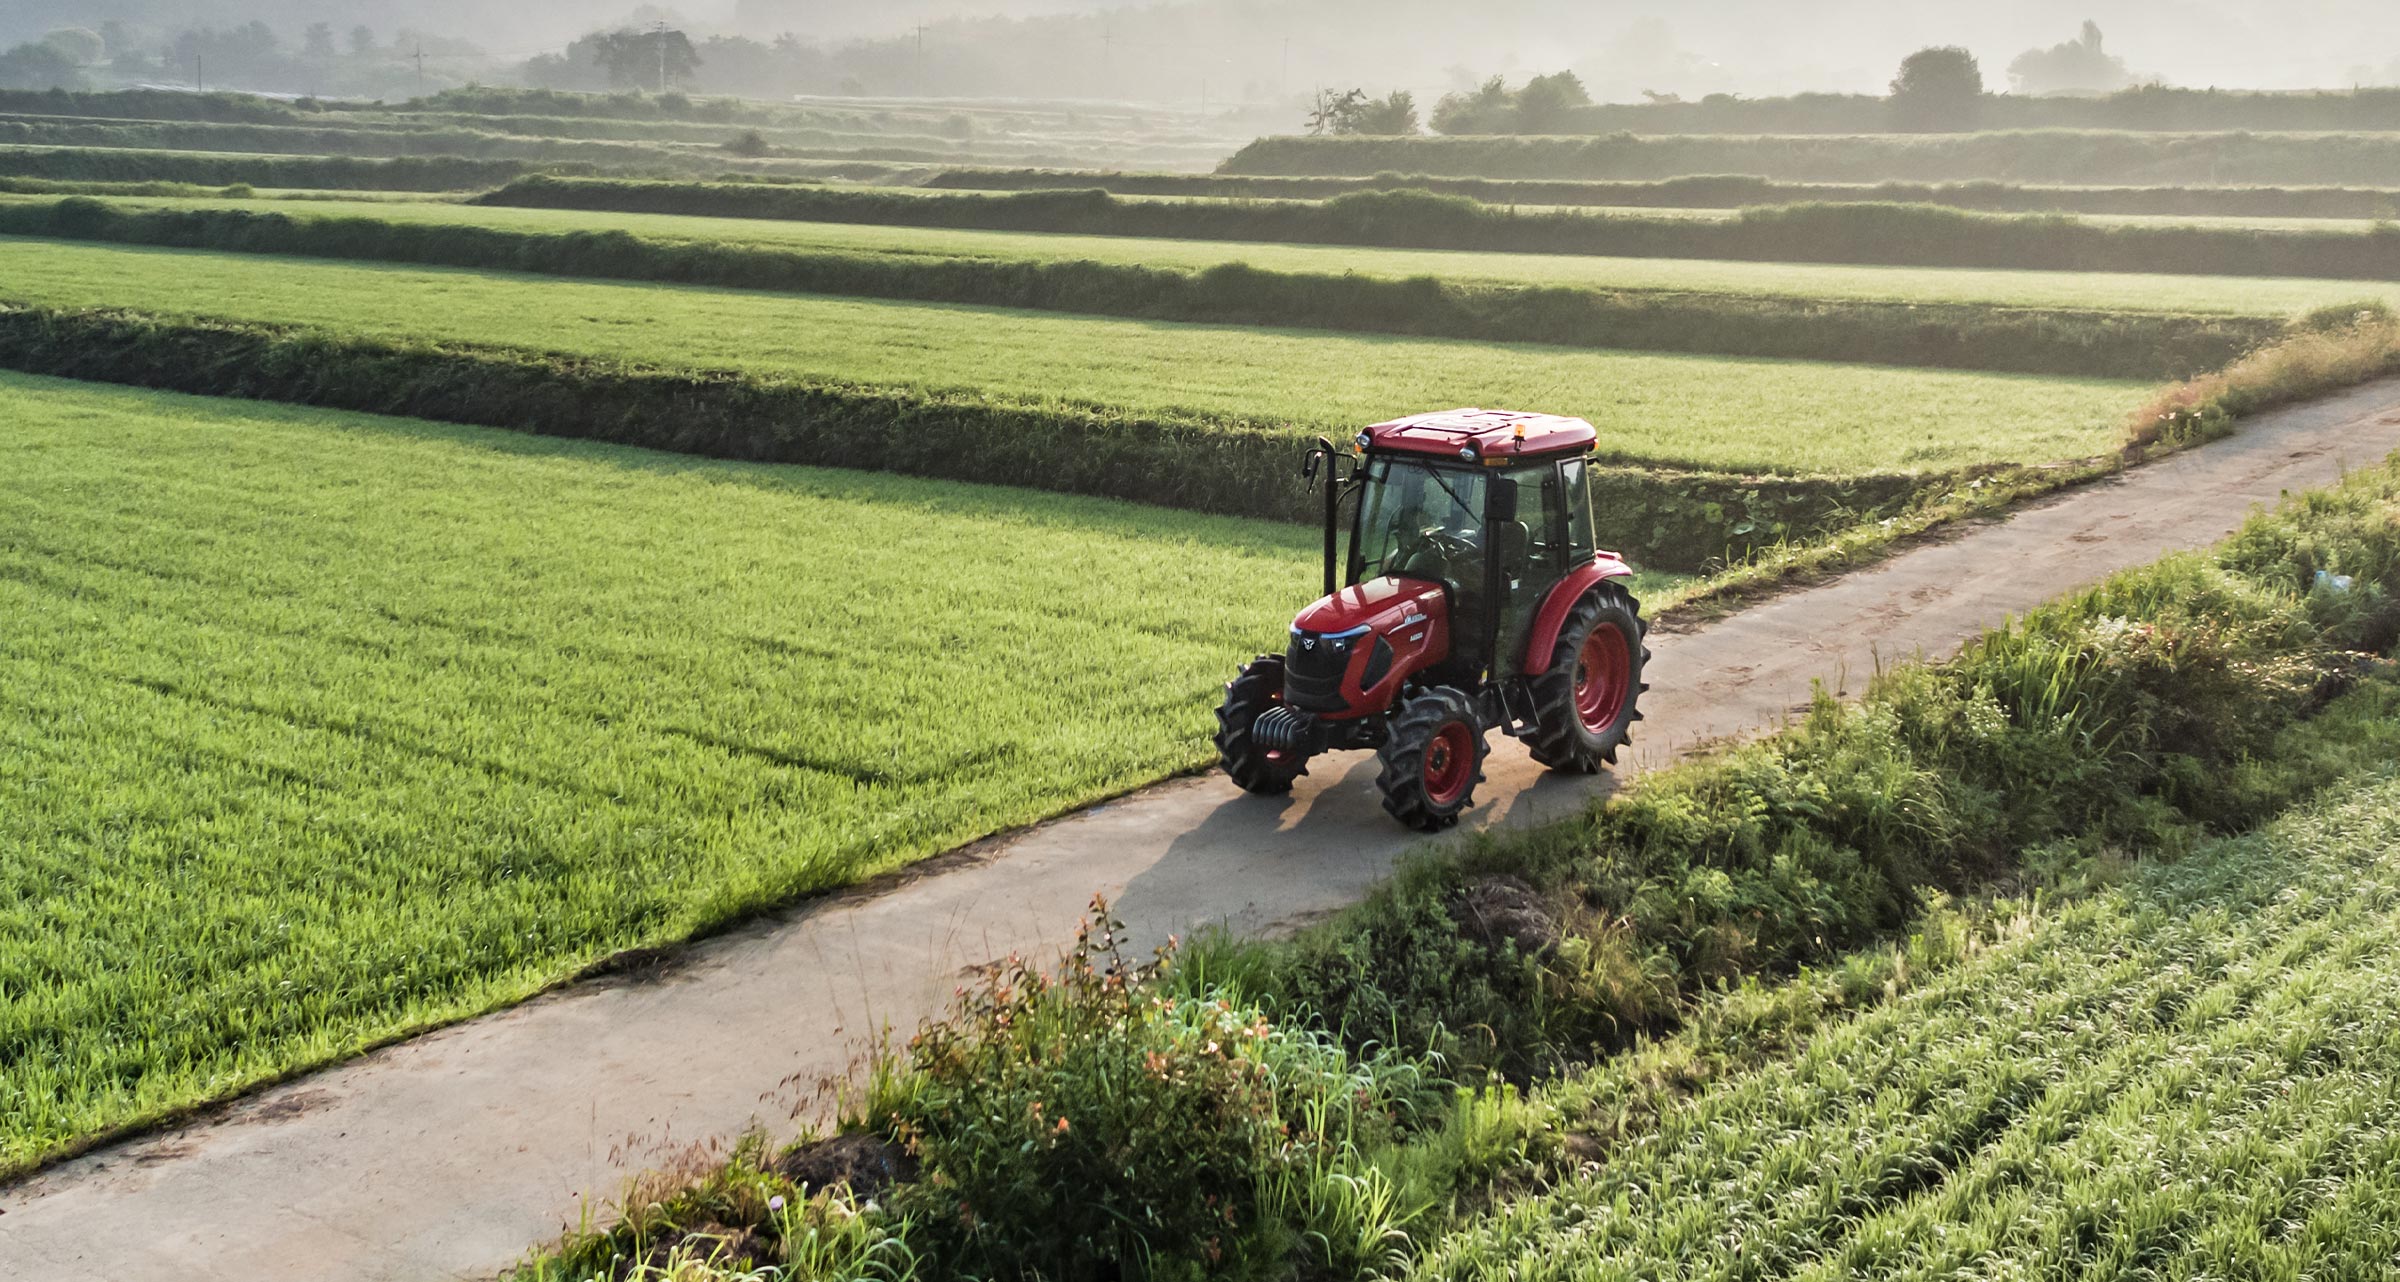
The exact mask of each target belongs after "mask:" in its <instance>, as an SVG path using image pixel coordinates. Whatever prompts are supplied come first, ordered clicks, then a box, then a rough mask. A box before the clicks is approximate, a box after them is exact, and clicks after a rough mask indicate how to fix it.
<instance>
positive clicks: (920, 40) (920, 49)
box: [917, 22, 925, 58]
mask: <svg viewBox="0 0 2400 1282" xmlns="http://www.w3.org/2000/svg"><path fill="white" fill-rule="evenodd" d="M917 56H918V57H919V58H922V57H924V56H925V24H924V23H922V22H920V23H918V24H917Z"/></svg>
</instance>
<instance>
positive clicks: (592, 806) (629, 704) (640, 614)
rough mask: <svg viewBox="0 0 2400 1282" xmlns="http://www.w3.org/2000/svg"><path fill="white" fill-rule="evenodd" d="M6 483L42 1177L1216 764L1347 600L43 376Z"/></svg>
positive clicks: (885, 508)
mask: <svg viewBox="0 0 2400 1282" xmlns="http://www.w3.org/2000/svg"><path fill="white" fill-rule="evenodd" d="M0 474H4V475H6V476H7V477H8V478H9V483H8V484H7V485H6V486H4V487H0V619H6V620H8V626H7V627H6V628H5V629H0V1063H6V1064H8V1065H10V1069H9V1071H8V1072H7V1073H6V1074H5V1075H0V1172H4V1171H6V1170H9V1169H12V1168H17V1167H21V1166H22V1165H24V1164H25V1163H27V1162H28V1161H31V1160H35V1159H38V1158H39V1157H40V1156H42V1155H43V1154H45V1153H48V1152H51V1151H54V1150H55V1149H56V1148H57V1147H58V1146H60V1145H63V1144H68V1143H71V1142H73V1141H75V1140H77V1139H78V1138H80V1137H86V1136H90V1135H92V1134H95V1133H98V1132H101V1131H104V1130H106V1129H107V1128H109V1127H112V1126H117V1125H121V1124H125V1123H128V1122H132V1121H135V1120H138V1119H140V1118H143V1117H148V1116H154V1115H156V1114H157V1113H159V1112H160V1111H161V1110H164V1109H170V1108H173V1107H175V1106H178V1105H182V1104H187V1103H190V1102H192V1101H194V1100H197V1099H200V1098H203V1097H206V1096H210V1095H215V1094H221V1093H223V1092H225V1091H227V1090H229V1089H232V1088H234V1087H237V1086H239V1085H241V1084H242V1083H245V1082H250V1081H255V1080H258V1079H260V1078H262V1077H264V1076H268V1075H271V1074H274V1073H277V1072H281V1071H284V1070H286V1069H289V1068H291V1067H293V1066H295V1065H298V1064H303V1063H309V1062H316V1061H321V1060H324V1059H328V1058H333V1057H338V1056H340V1055H343V1054H346V1053H349V1052H351V1051H354V1050H356V1049H358V1048H359V1047H360V1046H362V1045H364V1044H366V1043H368V1042H370V1041H373V1040H375V1039H377V1038H382V1037H388V1036H390V1035H392V1034H394V1033H397V1032H400V1031H402V1030H405V1029H408V1028H413V1027H418V1026H422V1025H424V1024H425V1023H427V1022H429V1021H435V1020H441V1019H446V1018H451V1017H455V1016H458V1015H462V1014H465V1013H467V1012H470V1011H475V1010H479V1009H484V1008H488V1007H490V1006H492V1005H495V1004H498V1003H503V1002H506V1001H509V1000H512V999H514V998H517V997H521V996H523V995H524V994H525V993H527V992H529V991H531V990H533V989H535V988H538V987H540V986H541V985H543V984H545V983H548V982H551V981H554V980H556V979H558V978H560V977H562V976H564V975H566V974H569V973H571V972H572V971H574V970H575V969H576V968H577V967H578V966H580V965H582V964H584V963H586V962H589V961H590V960H592V959H594V958H597V957H600V956H603V955H605V954H607V953H609V952H611V951H613V950H616V949H619V948H624V947H627V946H632V945H637V944H644V943H656V942H662V941H667V940H673V939H676V938H680V937H682V936H685V935H687V934H689V933H690V932H692V931H694V930H696V929H701V928H704V927H706V926H708V925H709V924H711V923H714V922H719V921H722V920H724V919H726V918H727V917H729V916H732V915H734V914H738V913H740V912H742V911H744V910H745V909H750V908H755V907H758V906H760V905H763V904H766V903H770V902H774V901H778V900H782V899H786V898H789V897H790V896H793V895H796V894H802V893H805V892H809V891H812V890H818V889H822V888H824V887H828V886H832V885H837V884H840V883H842V882H846V881H849V880H852V879H854V878H856V877H859V876H861V875H864V874H868V873H872V872H874V871H877V870H879V869H885V868H890V867H893V866H896V865H899V864H904V863H907V862H909V861H910V860H912V859H916V858H919V857H922V856H924V855H926V854H929V853H932V852H935V851H939V850H942V849H946V848H949V847H951V846H953V845H956V844H958V843H959V842H962V841H965V840H968V839H971V838H973V837H975V836H978V835H981V834H984V833H988V832H991V831H994V830H997V829H1001V828H1005V827H1007V826H1010V825H1012V824H1019V823H1024V822H1028V821H1030V820H1033V819H1036V818H1039V817H1041V816H1044V815H1048V814H1052V813H1056V812H1058V811H1060V810H1063V809H1067V808H1069V807H1072V806H1074V805H1076V804H1079V803H1082V802H1087V801H1090V800H1092V799H1095V798H1098V797H1101V796H1105V795H1108V794H1110V793H1113V792H1116V791H1119V790H1122V789H1125V788H1128V787H1130V786H1133V785H1135V784H1138V783H1141V782H1145V781H1147V780H1150V779H1153V778H1156V777H1158V776H1160V775H1163V774H1166V773H1169V772H1172V771H1176V770H1180V769H1184V768H1187V767H1191V766H1195V765H1198V764H1200V763H1201V762H1203V761H1204V760H1206V759H1207V757H1208V755H1209V754H1208V745H1207V740H1206V737H1205V736H1206V733H1207V731H1208V730H1209V728H1210V727H1211V725H1212V723H1211V720H1210V715H1209V709H1210V708H1211V707H1212V706H1213V704H1214V702H1215V699H1216V696H1217V693H1218V683H1219V682H1221V681H1222V680H1223V679H1224V677H1225V674H1226V673H1227V672H1229V671H1231V669H1232V666H1233V665H1234V664H1235V663H1237V662H1238V661H1239V660H1240V659H1242V658H1245V657H1247V656H1248V655H1250V654H1252V653H1255V652H1256V651H1257V650H1258V649H1260V648H1262V647H1265V646H1270V645H1272V644H1274V642H1275V639H1276V637H1278V636H1279V635H1280V634H1281V631H1282V628H1283V626H1284V625H1285V624H1286V623H1287V622H1288V621H1289V617H1290V613H1291V611H1292V610H1293V609H1294V608H1296V605H1297V603H1300V602H1302V601H1304V600H1305V599H1306V598H1307V597H1309V596H1310V595H1312V594H1313V593H1314V591H1315V588H1314V586H1313V584H1314V581H1315V575H1316V561H1315V545H1314V542H1313V536H1312V535H1311V534H1309V533H1308V532H1306V531H1302V530H1298V529H1292V528H1286V527H1278V526H1269V525H1260V524H1256V523H1245V522H1237V521H1228V520H1215V519H1205V518H1196V517H1189V516H1183V515H1177V514H1172V513H1166V512H1161V511H1157V510H1152V509H1142V508H1133V507H1127V506H1123V505H1115V504H1108V503H1102V502H1095V501H1079V500H1070V499H1059V498H1055V497H1050V496H1036V495H1029V494H1026V493H1024V492H1020V491H1005V490H993V489H983V488H977V487H969V486H957V485H943V484H936V483H930V482H922V481H911V480H902V479H896V478H891V477H884V476H876V475H871V474H861V473H826V472H819V471H812V470H808V469H800V468H772V467H753V466H744V465H738V464H729V463H716V462H708V461H701V460H694V459H690V458H684V457H679V456H674V455H660V454H652V453H647V452H644V451H639V450H629V449H620V448H611V447H605V446H589V445H578V444H567V443H560V442H556V441H550V440H544V439H539V438H532V437H520V436H516V435H514V434H511V433H501V432H489V431H482V430H477V429H468V428H448V427H440V426H435V425H430V424H424V423H416V422H409V421H405V420H391V419H373V418H365V417H359V416H346V415H335V414H327V413H320V412H313V411H301V410H289V409H281V408H272V407H262V406H257V405H253V404H250V403H247V402H210V401H204V400H195V399H190V398H180V397H172V396H165V395H159V394H153V393H145V392H137V391H129V390H119V389H97V388H92V387H89V386H83V385H77V384H69V383H58V382H51V381H46V380H35V379H26V378H21V377H16V376H0ZM1166 583H1172V584H1174V585H1175V586H1176V587H1177V589H1178V590H1177V591H1175V592H1171V593H1169V592H1160V591H1159V590H1158V588H1159V586H1160V585H1161V584H1166ZM1646 586H1647V587H1649V588H1652V589H1656V588H1660V587H1662V586H1663V581H1658V580H1653V581H1652V582H1651V583H1649V584H1648V585H1646ZM1067 655H1072V656H1074V658H1073V660H1072V662H1068V661H1066V660H1064V659H1063V658H1061V656H1067ZM1060 707H1072V708H1075V709H1077V710H1078V715H1077V716H1074V717H1063V718H1062V717H1060V716H1058V715H1056V713H1057V709H1059V708H1060ZM1103 728H1105V729H1104V730H1103ZM70 780H71V781H72V786H68V784H67V781H70Z"/></svg>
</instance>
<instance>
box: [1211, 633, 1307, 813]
mask: <svg viewBox="0 0 2400 1282" xmlns="http://www.w3.org/2000/svg"><path fill="white" fill-rule="evenodd" d="M1282 702H1283V656H1282V655H1280V654H1262V655H1260V656H1258V657H1257V658H1255V659H1252V660H1251V661H1250V662H1248V663H1246V664H1244V665H1242V671H1241V675H1239V676H1237V677H1235V678H1234V679H1233V680H1232V681H1230V682H1227V683H1226V686H1225V701H1224V702H1223V703H1221V704H1218V705H1217V759H1218V760H1219V761H1221V762H1223V763H1224V765H1225V773H1226V774H1227V775H1229V776H1231V777H1232V779H1233V781H1234V783H1236V784H1238V785H1240V787H1241V789H1242V791H1244V792H1255V793H1257V794H1259V795H1260V796H1265V797H1275V796H1281V795H1282V794H1284V793H1287V792H1290V791H1291V790H1292V781H1293V780H1295V779H1298V778H1299V777H1300V776H1302V775H1304V774H1307V773H1308V758H1307V757H1304V756H1299V755H1297V754H1294V753H1289V752H1269V751H1267V750H1266V749H1264V748H1261V747H1259V746H1258V745H1257V744H1255V743H1252V742H1251V741H1250V727H1251V726H1252V725H1253V724H1254V723H1256V722H1257V720H1258V717H1259V714H1260V713H1262V712H1265V711H1266V710H1267V709H1269V708H1272V707H1276V706H1278V705H1280V704H1281V703H1282Z"/></svg>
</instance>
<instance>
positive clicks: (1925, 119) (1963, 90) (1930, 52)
mask: <svg viewBox="0 0 2400 1282" xmlns="http://www.w3.org/2000/svg"><path fill="white" fill-rule="evenodd" d="M1891 108H1892V118H1893V121H1894V123H1896V124H1898V125H1899V127H1900V128H1902V129H1906V130H1911V131H1914V132H1920V133H1942V132H1955V131H1961V130H1968V129H1973V128H1974V127H1975V123H1976V121H1977V120H1978V119H1980V118H1981V117H1982V115H1983V68H1981V67H1979V66H1977V65H1976V64H1975V55H1973V54H1971V53H1968V52H1967V51H1966V50H1964V49H1961V48H1959V47H1958V46H1956V45H1943V46H1940V47H1937V48H1932V49H1919V50H1917V51H1916V52H1915V53H1912V54H1910V55H1908V57H1906V58H1904V59H1902V60H1901V62H1900V78H1899V79H1897V80H1894V81H1893V82H1892V97H1891Z"/></svg>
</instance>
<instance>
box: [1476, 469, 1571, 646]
mask: <svg viewBox="0 0 2400 1282" xmlns="http://www.w3.org/2000/svg"><path fill="white" fill-rule="evenodd" d="M1569 462H1570V463H1572V464H1573V465H1574V466H1575V467H1576V468H1577V469H1578V470H1577V472H1576V474H1575V477H1574V478H1573V480H1574V481H1577V482H1579V481H1580V480H1581V479H1582V473H1581V470H1580V469H1581V468H1582V465H1583V460H1581V459H1572V460H1569ZM1561 469H1562V465H1561V464H1559V463H1557V462H1549V463H1543V464H1539V465H1537V466H1533V467H1522V468H1512V469H1510V470H1509V471H1506V472H1502V473H1499V474H1497V475H1495V476H1493V477H1492V478H1491V481H1492V489H1493V497H1492V502H1491V505H1490V511H1491V514H1492V516H1491V531H1490V538H1491V552H1492V558H1493V584H1492V586H1493V591H1492V592H1491V594H1490V599H1491V601H1492V605H1493V608H1494V609H1495V610H1496V612H1497V614H1498V617H1497V619H1496V620H1495V623H1496V625H1497V637H1496V640H1497V642H1498V645H1497V648H1496V650H1495V653H1494V655H1493V663H1492V675H1493V676H1495V677H1510V676H1517V675H1519V674H1520V672H1519V670H1520V668H1521V667H1522V664H1521V662H1520V660H1521V659H1522V656H1523V653H1524V649H1525V635H1526V633H1527V632H1529V631H1531V629H1532V627H1533V618H1534V615H1535V614H1537V613H1539V612H1540V610H1541V608H1542V602H1543V601H1544V600H1545V599H1546V598H1547V597H1548V596H1549V594H1550V589H1551V588H1552V587H1554V586H1556V585H1557V583H1558V581H1559V580H1560V579H1563V578H1565V577H1566V576H1567V571H1568V570H1569V569H1570V568H1571V567H1572V565H1573V560H1572V544H1573V540H1574V534H1575V532H1574V529H1573V522H1572V520H1571V519H1570V515H1571V513H1570V509H1571V506H1572V504H1571V500H1570V495H1571V494H1579V493H1581V492H1582V486H1581V485H1579V484H1573V483H1571V482H1570V479H1569V477H1568V476H1567V475H1566V474H1565V473H1564V472H1563V471H1562V470H1561ZM1503 490H1506V491H1507V494H1506V496H1505V497H1504V496H1503V495H1502V493H1501V491H1503Z"/></svg>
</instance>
